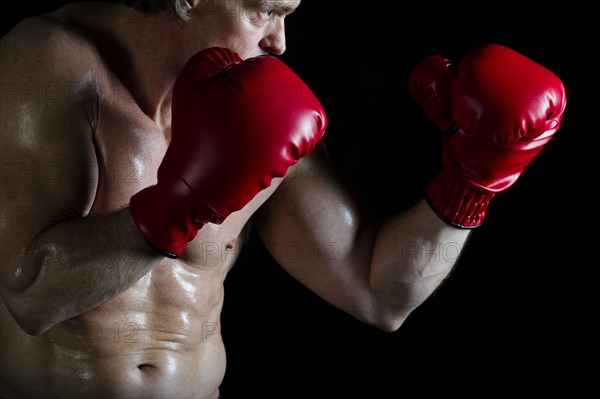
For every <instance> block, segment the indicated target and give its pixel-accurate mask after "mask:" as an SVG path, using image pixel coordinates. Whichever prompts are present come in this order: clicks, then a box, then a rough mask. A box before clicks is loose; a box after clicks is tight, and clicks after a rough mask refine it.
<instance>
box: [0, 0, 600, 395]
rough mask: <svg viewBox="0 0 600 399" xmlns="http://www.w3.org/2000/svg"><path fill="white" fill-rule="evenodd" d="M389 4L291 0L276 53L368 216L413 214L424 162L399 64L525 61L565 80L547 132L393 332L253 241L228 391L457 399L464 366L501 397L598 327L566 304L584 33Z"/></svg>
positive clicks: (574, 252)
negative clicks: (299, 277) (310, 94)
mask: <svg viewBox="0 0 600 399" xmlns="http://www.w3.org/2000/svg"><path fill="white" fill-rule="evenodd" d="M392 3H395V2H385V3H381V5H380V4H375V8H373V5H367V4H362V6H360V7H351V6H350V5H349V3H348V2H341V1H340V2H337V1H336V2H333V1H332V2H325V1H308V0H306V1H304V2H303V4H302V5H301V6H300V8H299V9H298V11H297V12H296V13H295V14H294V15H292V16H290V17H289V18H288V20H287V36H288V39H287V44H288V51H287V52H286V54H284V55H283V56H282V58H283V59H284V60H285V61H286V62H287V63H288V64H289V65H290V66H291V67H292V68H293V69H294V70H296V72H297V73H298V74H299V75H300V76H301V77H302V78H303V79H304V80H305V81H306V82H307V83H308V84H309V86H310V87H312V89H313V91H314V92H315V93H316V94H317V96H318V97H319V99H320V100H321V102H322V104H323V106H324V107H325V109H326V111H327V114H328V117H329V128H328V131H327V133H326V139H325V140H326V142H327V143H328V146H329V151H330V154H331V157H332V159H333V161H334V164H335V166H336V168H337V169H338V171H339V172H340V174H341V176H342V178H344V179H346V181H347V183H348V184H349V185H350V186H351V188H352V189H353V190H355V192H356V193H357V194H358V195H359V196H360V197H361V198H362V199H363V200H364V201H365V202H366V203H367V205H368V206H369V207H370V208H371V210H372V211H373V212H374V213H375V214H376V215H378V216H379V217H382V218H383V217H387V216H389V215H391V214H393V213H394V212H397V211H401V210H402V209H404V208H406V207H407V206H410V205H411V204H413V203H414V202H415V201H416V200H417V199H418V198H420V197H421V195H422V193H423V190H424V188H425V186H426V184H427V182H428V181H429V179H431V177H433V175H434V174H435V172H436V170H437V168H438V167H439V136H438V132H437V130H436V128H435V127H434V126H433V125H432V124H431V123H430V122H429V121H428V120H427V118H426V117H425V115H424V114H423V113H422V111H421V110H420V109H419V108H418V107H417V106H416V105H415V104H414V103H413V102H412V100H411V99H410V97H409V94H408V91H407V89H406V87H407V76H408V72H409V70H410V68H411V67H412V65H414V63H415V62H417V61H418V60H419V59H420V58H422V57H424V56H426V55H429V54H439V55H443V56H445V57H448V58H451V59H454V60H458V59H460V57H461V56H462V55H463V54H464V53H465V52H467V51H468V50H469V49H470V48H472V47H473V46H475V45H478V44H481V43H485V42H498V43H501V44H504V45H507V46H509V47H512V48H514V49H515V50H517V51H520V52H522V53H523V54H525V55H527V56H529V57H530V58H532V59H533V60H535V61H537V62H539V63H540V64H542V65H544V66H546V67H547V68H549V69H550V70H552V71H553V72H554V73H556V74H557V75H558V76H559V77H560V78H561V79H562V80H563V83H564V84H565V87H566V89H567V98H568V102H567V107H566V111H565V114H564V117H563V124H562V127H561V129H560V130H559V132H558V133H557V134H556V135H555V137H554V138H553V140H551V141H550V143H549V144H548V145H547V146H546V147H545V148H544V149H543V150H542V152H541V153H540V154H539V155H538V157H537V158H536V159H534V161H533V162H532V163H531V164H530V166H529V167H528V168H527V169H526V170H525V172H524V173H523V175H522V176H521V178H520V179H519V180H518V181H517V183H516V184H515V185H514V186H513V187H512V188H510V189H509V190H507V191H506V192H504V193H501V194H499V195H498V196H497V197H496V198H495V199H494V201H493V202H492V204H491V206H490V209H489V212H488V216H487V218H486V221H485V224H484V225H483V226H482V227H481V228H479V229H477V230H476V231H475V232H474V233H473V235H472V237H471V239H470V241H469V244H468V246H467V248H466V249H465V251H464V252H463V255H462V258H461V259H460V262H459V263H458V264H457V266H456V267H455V270H454V272H453V273H452V275H451V277H450V278H449V279H448V281H447V282H446V283H445V284H444V285H443V286H442V287H441V288H440V289H439V290H438V291H437V292H436V293H435V295H434V296H432V297H431V298H430V299H429V300H427V302H426V303H425V304H424V305H423V306H422V307H420V308H419V309H418V310H417V311H415V312H414V313H413V314H412V315H411V317H410V318H409V320H408V321H407V322H406V323H405V324H404V325H403V326H402V327H401V329H400V330H398V331H397V332H394V333H385V332H381V331H379V330H376V329H374V328H373V327H370V326H367V325H364V324H361V323H360V322H358V321H356V320H354V319H352V318H351V317H349V316H347V315H345V314H343V313H341V312H340V311H338V310H337V309H335V308H333V307H332V306H330V305H328V304H327V303H325V302H324V301H322V300H321V299H320V298H318V297H316V296H315V295H313V294H312V293H311V292H309V291H308V290H307V289H306V288H304V287H303V286H301V285H299V284H298V283H297V282H296V281H295V280H293V279H292V278H291V277H289V276H288V275H287V274H286V273H285V272H284V271H282V269H280V268H279V267H278V266H277V265H276V264H275V263H274V262H273V261H272V260H271V258H270V257H269V255H268V254H267V253H266V251H265V249H264V247H263V246H262V244H261V243H260V242H259V241H258V239H257V237H256V236H254V235H253V236H252V238H251V243H250V244H251V245H249V246H248V248H247V249H246V250H245V251H244V252H243V254H242V257H241V259H240V261H239V262H238V264H237V265H236V266H235V267H234V268H233V270H232V271H231V273H230V275H229V276H228V278H227V280H226V282H225V285H226V296H225V306H224V311H223V319H222V333H223V337H224V340H225V345H226V348H227V354H228V369H227V374H226V376H225V381H224V383H223V387H222V392H223V393H224V394H225V397H226V398H231V397H245V395H249V394H256V395H259V396H260V397H326V395H330V394H335V397H338V396H339V397H375V396H376V395H377V394H382V395H383V397H388V396H393V397H396V396H400V394H402V393H403V392H404V391H405V390H407V389H410V388H412V389H425V390H427V389H428V388H429V387H427V386H422V384H421V383H420V382H419V383H417V381H421V380H420V379H418V380H414V379H413V377H412V376H413V375H414V374H417V375H419V378H425V379H429V380H430V381H431V383H432V384H433V383H435V382H437V380H438V378H441V377H443V376H447V375H451V374H452V375H460V378H456V377H455V379H454V383H455V384H458V385H459V386H461V387H463V389H464V390H466V391H470V390H472V389H474V388H472V387H471V388H470V384H471V380H472V379H473V378H474V375H475V374H477V375H479V376H486V378H490V379H491V380H492V381H493V382H492V384H494V385H493V386H496V385H499V384H502V385H503V386H504V387H506V386H509V387H510V386H513V384H517V381H529V382H531V380H530V377H531V376H530V375H529V373H530V372H533V371H535V370H538V371H539V368H540V367H544V368H550V369H563V368H568V367H570V366H569V365H568V364H567V363H565V362H563V361H561V360H558V358H559V357H558V353H562V354H569V353H572V352H576V351H577V349H576V348H577V347H578V342H580V340H581V339H582V338H584V337H587V336H588V335H591V333H592V331H596V330H595V328H593V327H591V324H590V323H591V322H592V321H593V319H594V318H595V315H594V314H590V313H583V315H582V314H581V312H580V310H581V307H582V304H584V303H585V302H586V301H588V298H587V291H586V288H585V287H586V286H587V284H586V282H590V281H591V280H592V278H591V275H592V271H593V269H594V268H595V267H597V266H594V265H593V264H594V262H597V260H596V258H597V256H596V252H597V249H596V247H595V239H594V238H593V236H594V234H593V232H592V233H590V232H588V230H589V229H590V228H591V229H594V228H595V224H596V220H597V216H596V214H595V212H594V210H593V206H592V205H593V204H594V203H596V202H597V201H596V200H597V193H598V188H597V187H596V185H597V183H598V179H597V173H596V171H595V169H596V168H595V162H593V161H594V158H593V153H594V152H595V144H596V142H597V137H596V136H597V133H596V131H595V130H594V129H592V126H591V123H589V122H590V121H591V107H592V104H591V102H589V101H588V99H589V98H591V95H588V94H589V93H587V92H588V91H591V82H589V81H591V79H590V78H591V71H590V70H587V69H586V68H588V67H589V65H590V64H591V63H590V62H586V61H585V59H586V58H589V57H590V53H593V51H590V50H589V49H588V48H587V47H586V45H585V44H584V41H586V39H587V38H588V32H589V31H591V29H589V26H590V25H589V24H587V23H585V22H583V20H581V19H579V20H576V19H574V18H572V17H567V15H568V14H569V11H565V10H564V8H560V9H555V8H551V7H547V6H544V4H540V5H539V8H538V12H536V13H535V14H534V13H530V14H524V13H523V11H522V10H517V7H515V9H514V10H513V9H511V8H510V7H509V6H508V5H507V4H505V3H502V4H488V5H487V6H486V7H487V8H488V11H486V12H485V13H480V15H470V16H469V17H467V16H465V14H462V13H460V12H458V11H457V10H436V14H435V15H433V16H432V15H430V14H431V12H432V11H434V5H433V4H430V5H425V7H423V8H427V10H411V11H408V10H400V11H392V6H391V5H392ZM58 4H60V3H56V2H54V3H41V4H38V5H36V4H32V3H29V2H28V3H26V4H21V3H17V4H16V7H17V10H16V11H13V12H11V13H7V12H6V11H5V12H3V14H4V15H3V25H2V28H3V29H2V33H4V32H5V31H6V30H7V29H8V28H9V27H10V26H12V24H13V23H14V22H15V21H16V20H18V19H20V17H22V16H24V15H29V14H36V13H39V12H42V11H46V10H50V9H53V8H55V7H56V5H58ZM394 8H396V6H394ZM540 9H541V10H544V11H542V13H541V14H540V11H539V10H540ZM548 10H556V11H554V12H552V11H549V12H547V11H548ZM584 12H585V11H584ZM3 56H4V55H3ZM498 369H500V370H501V372H500V373H498ZM457 371H458V372H459V373H458V374H457ZM553 383H555V382H553ZM515 386H516V385H515ZM546 386H548V385H546Z"/></svg>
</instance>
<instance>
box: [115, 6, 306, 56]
mask: <svg viewBox="0 0 600 399" xmlns="http://www.w3.org/2000/svg"><path fill="white" fill-rule="evenodd" d="M122 2H123V3H124V4H125V5H127V6H129V7H131V8H133V9H135V10H137V11H138V12H140V13H143V14H146V15H153V14H154V15H157V14H160V13H167V14H168V15H169V17H171V18H173V19H174V20H176V22H177V24H179V26H180V28H181V29H182V30H183V32H184V33H185V37H186V43H187V44H185V46H186V47H188V48H189V49H190V51H191V53H195V52H196V51H199V50H202V49H204V48H207V47H226V48H229V49H231V50H233V51H235V52H237V53H238V54H239V55H240V57H242V58H244V59H245V58H249V57H255V56H258V55H262V54H269V53H270V54H275V55H280V54H282V53H283V52H284V51H285V46H286V45H285V42H286V38H285V25H284V20H285V17H286V16H288V15H289V14H291V13H292V12H294V11H295V10H296V8H298V6H299V5H300V2H301V0H122ZM179 44H180V45H184V44H183V43H182V42H179Z"/></svg>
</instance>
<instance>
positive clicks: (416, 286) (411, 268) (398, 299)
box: [371, 200, 471, 330]
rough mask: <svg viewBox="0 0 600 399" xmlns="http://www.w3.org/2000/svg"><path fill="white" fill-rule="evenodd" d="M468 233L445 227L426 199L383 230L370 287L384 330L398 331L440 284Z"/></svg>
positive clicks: (377, 246) (453, 263)
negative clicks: (374, 296)
mask: <svg viewBox="0 0 600 399" xmlns="http://www.w3.org/2000/svg"><path fill="white" fill-rule="evenodd" d="M470 231H471V230H468V229H460V228H456V227H452V226H450V225H449V224H446V223H444V222H443V221H442V220H441V219H440V218H438V216H437V215H436V214H435V213H434V212H433V211H432V210H431V208H430V207H429V205H427V203H426V202H425V201H424V200H423V201H421V202H419V203H418V204H417V205H415V206H414V207H413V208H411V209H409V210H408V211H406V212H405V213H403V214H401V215H398V216H396V217H394V218H392V219H391V220H390V221H388V222H387V223H386V224H385V225H384V226H382V228H381V229H380V231H379V233H378V235H377V240H376V244H375V250H374V255H373V263H372V267H371V287H372V288H373V291H374V293H375V295H376V297H377V298H376V302H377V304H378V314H379V318H381V320H384V321H385V322H384V324H385V325H386V329H390V330H395V329H397V328H399V327H400V325H401V324H402V323H403V322H404V320H405V319H406V317H408V315H409V314H410V313H411V312H412V311H413V310H414V309H416V308H417V307H418V306H420V305H421V304H422V303H423V302H425V300H426V299H427V298H428V297H429V296H430V295H431V294H432V293H433V292H434V291H435V290H436V289H437V288H438V287H439V286H440V285H441V284H442V282H443V281H444V280H445V279H446V277H448V275H449V273H450V271H451V270H452V268H453V267H454V265H455V264H456V262H457V261H458V258H459V256H460V254H461V253H462V250H463V248H464V246H465V244H466V242H467V239H468V237H469V233H470Z"/></svg>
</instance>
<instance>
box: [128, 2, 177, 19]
mask: <svg viewBox="0 0 600 399" xmlns="http://www.w3.org/2000/svg"><path fill="white" fill-rule="evenodd" d="M122 2H123V4H125V5H126V6H129V7H131V8H133V9H135V10H137V11H139V12H141V13H144V14H155V13H159V12H162V11H166V12H167V13H168V14H169V16H170V17H172V18H174V19H179V20H184V21H185V20H188V19H189V15H188V14H187V13H186V12H185V4H186V0H122Z"/></svg>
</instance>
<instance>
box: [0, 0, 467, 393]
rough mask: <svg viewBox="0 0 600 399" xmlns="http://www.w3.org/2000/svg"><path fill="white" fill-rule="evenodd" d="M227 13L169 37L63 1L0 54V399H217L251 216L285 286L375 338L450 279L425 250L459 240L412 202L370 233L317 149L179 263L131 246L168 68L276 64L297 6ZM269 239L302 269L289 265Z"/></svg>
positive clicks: (250, 6)
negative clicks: (319, 300)
mask: <svg viewBox="0 0 600 399" xmlns="http://www.w3.org/2000/svg"><path fill="white" fill-rule="evenodd" d="M193 3H196V2H193ZM242 3H244V5H243V6H242V5H240V4H238V2H236V1H231V2H229V1H219V2H215V3H214V4H213V6H215V7H225V8H226V9H225V10H224V11H223V10H221V12H218V11H214V10H213V12H204V14H202V13H201V11H196V10H194V12H195V13H196V14H194V18H197V19H198V20H199V22H197V23H196V24H195V25H190V26H185V27H184V28H183V29H182V28H180V27H179V26H178V23H177V22H173V21H170V20H168V18H167V17H166V16H154V17H146V16H140V15H139V14H137V13H135V12H133V11H132V10H130V9H127V8H126V7H124V6H122V5H118V4H104V5H101V4H100V3H98V4H74V5H70V6H65V7H63V8H61V9H59V10H57V11H56V12H53V13H51V14H47V15H44V16H41V17H35V18H30V19H27V20H25V21H24V22H22V23H21V24H19V25H18V26H17V27H16V28H15V29H13V31H11V32H9V33H8V34H7V35H6V36H5V37H4V38H2V41H0V60H1V66H0V67H1V74H0V75H1V76H2V82H1V83H2V88H3V91H2V95H3V98H2V108H1V115H0V123H1V125H0V128H1V129H0V133H1V135H2V137H1V138H0V139H1V142H2V147H1V151H2V152H1V156H2V168H3V169H2V171H1V172H2V176H1V179H2V181H1V183H2V193H1V194H0V195H1V201H2V202H1V203H2V213H3V214H2V219H1V220H0V222H1V224H0V227H1V231H0V235H1V239H2V265H1V269H0V273H1V274H0V277H1V278H0V294H1V296H2V301H0V323H1V324H0V354H1V356H0V397H2V398H17V397H18V398H35V397H86V398H90V397H123V398H125V397H140V398H142V397H143V398H164V397H181V398H183V397H194V398H216V397H218V395H219V385H220V384H221V382H222V379H223V376H224V373H225V366H226V357H225V351H224V347H223V342H222V339H221V334H220V313H221V308H222V306H223V295H224V292H223V282H224V280H225V277H226V276H227V273H228V271H229V270H230V269H231V267H232V265H233V264H234V263H235V261H236V259H237V258H238V255H239V253H240V251H241V248H242V246H243V243H244V241H245V239H246V236H247V231H248V228H249V221H250V219H251V217H252V218H254V219H255V226H256V227H257V229H258V232H259V234H260V235H261V237H262V238H263V240H264V241H265V243H266V244H267V247H269V248H270V249H271V253H272V255H273V257H274V258H275V259H276V260H277V261H278V262H279V263H280V264H281V265H282V267H284V268H285V269H286V270H287V271H288V272H290V274H292V275H293V276H294V277H296V278H297V279H298V280H299V281H301V282H302V283H304V284H305V285H306V286H307V287H308V288H310V289H311V290H313V291H314V292H316V293H317V294H318V295H320V296H321V297H323V298H324V299H325V300H326V301H328V302H330V303H332V304H334V305H335V306H337V307H339V308H340V309H342V310H344V311H346V312H348V313H349V314H352V315H353V316H355V317H356V318H358V319H360V320H362V321H364V322H366V323H369V324H372V325H374V326H376V327H378V328H381V329H383V330H386V331H394V330H396V329H397V328H399V326H400V325H401V324H402V322H403V321H404V320H405V319H406V317H408V315H409V314H410V312H411V311H412V310H414V309H415V308H416V307H417V306H418V305H419V304H420V303H422V302H423V301H424V300H425V298H427V297H428V296H429V295H430V294H431V292H433V291H434V290H435V288H436V287H437V286H438V285H439V284H440V283H441V282H442V281H443V280H444V279H445V278H446V276H447V275H448V273H449V272H450V269H451V267H452V265H453V263H454V261H455V260H456V259H457V258H458V254H455V256H454V257H453V258H452V259H450V260H441V261H440V259H438V258H437V257H436V255H435V250H434V251H431V248H434V249H435V248H439V247H442V246H443V243H444V242H451V243H452V244H453V245H454V246H455V247H456V248H459V247H460V246H461V245H462V244H463V243H464V242H465V240H466V238H467V236H468V234H469V233H468V232H466V231H463V230H458V229H455V228H452V227H449V226H448V225H446V224H444V223H443V222H441V221H440V220H439V218H437V216H436V215H435V214H434V213H433V212H432V211H431V210H430V208H429V207H428V206H427V205H426V204H425V202H424V201H422V202H420V203H419V204H417V205H416V206H415V207H414V208H412V209H410V210H408V211H407V212H405V213H403V214H402V215H399V216H398V217H396V218H393V219H392V220H391V221H390V222H389V223H388V224H386V225H383V226H381V228H380V229H379V230H378V229H377V228H376V226H375V224H374V223H373V222H372V221H371V220H370V219H368V218H367V217H366V215H365V213H364V212H363V211H362V210H361V209H360V208H359V206H358V205H357V204H356V203H355V201H354V198H353V197H352V196H351V195H350V194H349V193H348V191H346V190H345V189H344V188H343V187H342V186H341V185H340V184H339V183H338V180H337V178H336V177H335V175H334V173H333V170H332V168H331V167H330V166H328V161H327V155H326V150H325V148H324V144H322V143H321V145H320V146H319V147H318V148H317V149H316V150H315V151H314V152H313V153H312V154H311V155H310V156H308V157H306V158H304V159H303V160H301V161H300V162H299V163H298V164H297V166H296V167H294V168H290V170H289V171H288V176H286V177H285V178H283V179H276V180H274V181H273V184H272V185H271V186H270V187H268V188H267V189H265V190H263V191H262V192H261V193H259V194H258V195H257V196H256V197H255V198H254V199H253V200H252V201H251V202H250V203H249V204H248V205H247V206H246V207H245V208H243V209H242V210H241V211H238V212H235V213H233V214H232V215H231V216H230V217H228V218H227V219H226V220H225V221H224V222H223V223H222V224H221V225H213V224H208V225H206V226H204V227H203V228H202V229H201V230H200V231H199V232H198V235H197V237H196V238H195V239H194V240H193V241H192V242H190V243H189V244H188V246H187V247H186V249H185V251H184V252H183V254H182V255H181V257H179V258H177V259H168V258H165V257H162V256H160V255H158V254H157V253H156V252H155V251H153V250H152V249H151V248H150V247H149V246H148V245H147V244H146V243H145V242H144V240H143V239H142V237H141V235H140V234H139V232H138V230H137V229H136V227H135V225H134V223H133V221H132V219H131V215H130V214H129V211H128V208H127V206H128V203H129V199H130V198H131V196H132V195H133V194H135V193H136V192H138V191H139V190H141V189H143V188H144V187H147V186H148V185H151V184H153V183H155V182H156V171H157V169H158V166H159V165H160V162H161V159H162V157H163V155H164V153H165V151H166V149H167V146H168V144H169V138H170V134H171V131H170V111H169V110H170V89H171V87H172V83H173V82H174V79H175V77H176V76H177V73H178V71H179V70H180V68H181V66H182V65H183V64H184V63H185V61H186V60H187V59H188V58H189V57H190V56H191V55H192V54H194V53H195V52H196V51H199V50H200V49H202V48H206V47H208V46H212V45H220V46H227V47H230V48H232V49H233V50H235V51H238V52H239V53H240V55H241V56H242V57H243V58H248V57H252V56H257V55H260V54H265V53H268V52H269V53H273V54H281V53H282V52H283V51H284V50H285V36H284V33H283V17H284V16H286V15H287V14H289V13H290V12H291V11H293V10H294V9H295V8H296V7H297V6H298V5H299V4H300V2H299V1H297V0H295V1H281V2H277V7H282V8H281V9H280V10H279V11H278V10H275V12H274V14H273V15H274V17H273V16H271V15H270V12H269V13H265V12H264V11H262V10H258V11H256V10H255V9H256V7H257V4H258V5H260V4H261V3H262V2H242ZM204 11H206V10H204ZM261 18H269V20H268V22H261ZM169 29H172V31H170V30H169ZM186 29H187V30H186ZM141 32H143V33H141ZM171 34H172V35H180V36H177V39H176V40H178V42H177V43H173V42H168V41H167V40H166V39H165V37H170V36H169V35H171ZM183 37H185V38H187V39H186V40H182V39H181V38H183ZM144 40H145V42H144V43H145V44H144V45H142V44H141V43H142V42H143V41H144ZM179 40H181V41H180V42H179ZM162 41H166V42H167V43H166V44H165V45H162V46H161V44H160V43H162ZM6 54H10V56H5V55H6ZM9 58H10V60H8V59H9ZM154 58H160V59H162V60H164V62H163V63H161V62H156V61H154V62H151V61H152V60H154ZM292 169H293V170H292ZM259 210H260V211H259ZM417 240H418V241H419V242H421V241H422V242H423V247H424V248H427V253H428V254H429V255H428V256H427V257H423V256H417V255H419V254H418V253H417V254H416V255H415V251H414V248H415V245H412V246H411V254H412V255H414V258H411V256H407V255H406V254H403V253H401V252H400V251H401V247H402V246H401V245H398V243H402V242H410V243H412V244H414V243H415V242H416V241H417ZM285 242H294V243H295V244H297V245H298V246H300V247H301V248H304V249H306V251H305V253H310V254H311V256H310V257H306V258H301V259H294V260H293V262H290V261H289V259H286V257H285V254H282V253H281V251H280V250H279V249H280V248H281V244H282V243H285ZM324 244H325V245H324ZM458 251H460V250H458ZM434 258H435V259H434Z"/></svg>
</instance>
